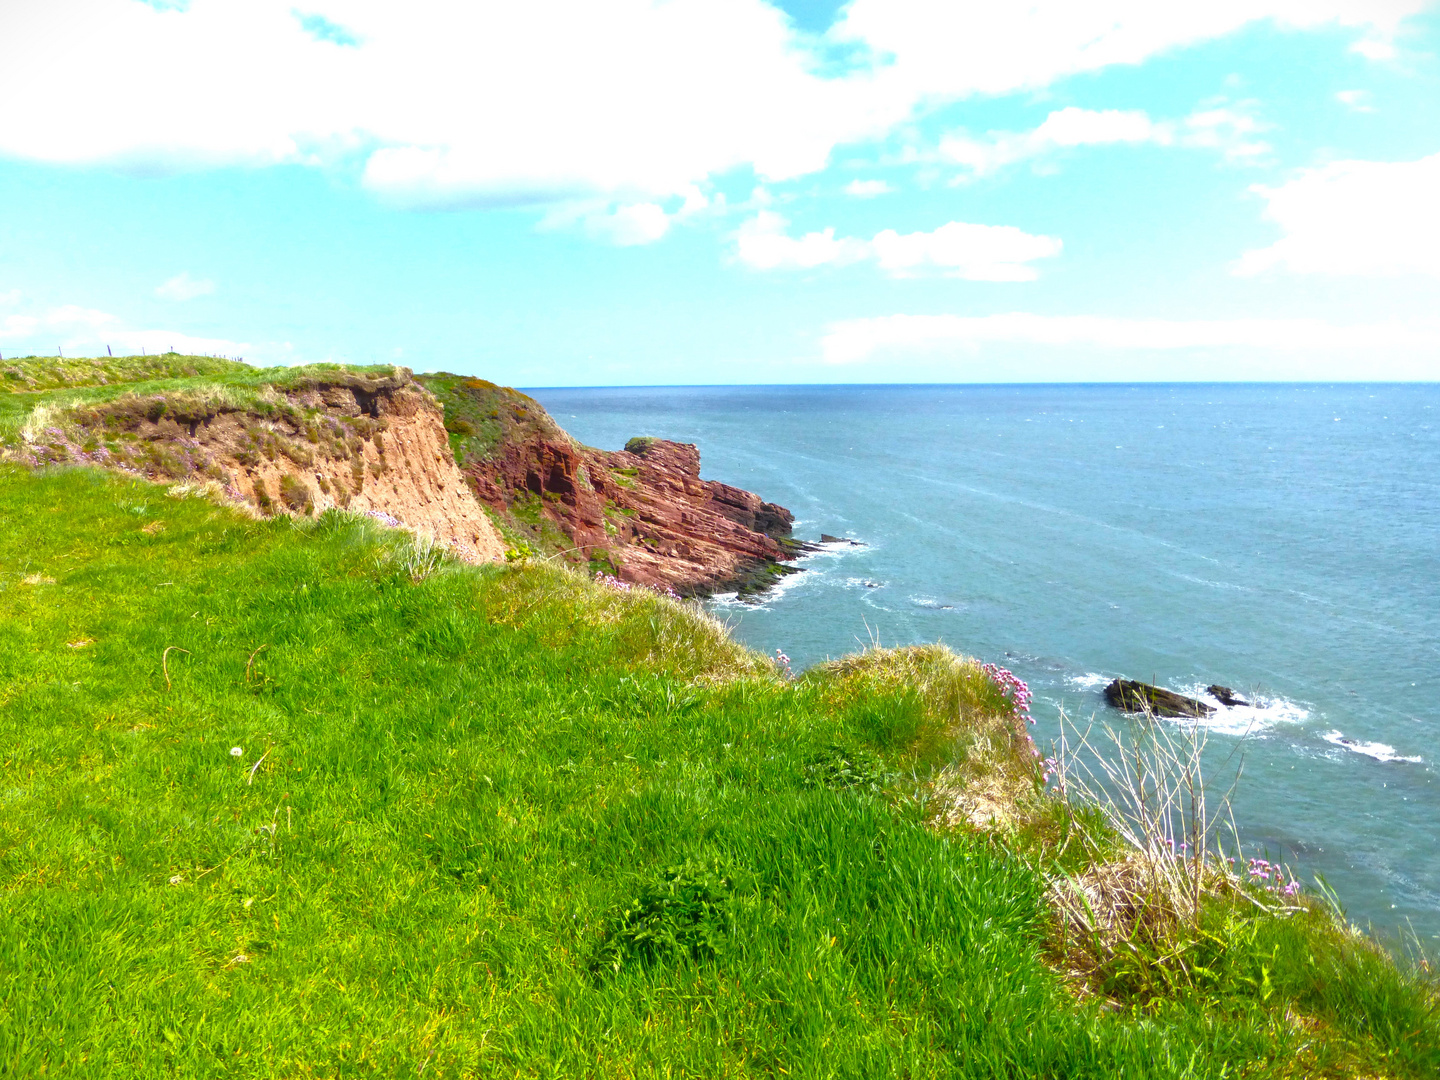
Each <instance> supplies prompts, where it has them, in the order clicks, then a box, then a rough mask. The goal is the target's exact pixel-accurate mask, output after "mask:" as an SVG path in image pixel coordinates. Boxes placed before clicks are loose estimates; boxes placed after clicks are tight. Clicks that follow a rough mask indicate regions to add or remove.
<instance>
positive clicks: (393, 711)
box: [0, 465, 1440, 1078]
mask: <svg viewBox="0 0 1440 1080" xmlns="http://www.w3.org/2000/svg"><path fill="white" fill-rule="evenodd" d="M0 744H3V746H4V748H5V749H4V752H3V757H0V805H3V807H4V810H3V814H0V897H3V901H0V904H3V906H0V1072H3V1073H6V1074H9V1075H16V1076H38V1075H64V1076H97V1077H100V1076H103V1077H115V1076H144V1077H157V1076H185V1077H194V1076H212V1075H214V1076H219V1075H224V1076H241V1077H244V1076H266V1077H268V1076H287V1077H289V1076H295V1077H304V1076H365V1075H377V1076H397V1075H402V1074H403V1075H414V1074H417V1073H419V1072H420V1071H421V1070H422V1069H423V1075H425V1076H426V1077H451V1076H454V1077H460V1076H477V1075H497V1076H507V1077H508V1076H515V1075H521V1076H546V1077H549V1076H656V1077H658V1076H740V1075H745V1076H749V1075H767V1076H771V1075H773V1076H782V1075H784V1076H836V1077H877V1076H906V1077H924V1076H936V1077H941V1076H944V1077H952V1076H953V1077H1001V1076H1006V1077H1009V1076H1049V1077H1097V1078H1098V1077H1107V1078H1108V1077H1137V1078H1140V1077H1144V1078H1150V1077H1177V1078H1178V1077H1220V1076H1285V1077H1300V1076H1361V1075H1364V1076H1397V1077H1398V1076H1404V1077H1422V1076H1433V1075H1435V1074H1436V1071H1437V1069H1440V1021H1437V1015H1436V996H1435V984H1434V982H1433V981H1432V980H1431V978H1430V976H1429V975H1428V974H1427V973H1426V972H1425V971H1424V970H1422V969H1420V968H1416V967H1408V966H1405V965H1400V964H1397V963H1395V962H1394V961H1392V960H1391V959H1390V958H1389V957H1388V956H1386V955H1385V954H1384V953H1382V952H1380V951H1379V950H1378V949H1377V948H1376V947H1375V946H1374V945H1373V943H1371V942H1369V941H1368V940H1367V939H1365V938H1363V937H1361V936H1359V935H1357V934H1355V933H1353V932H1352V931H1350V930H1349V929H1347V928H1346V927H1345V926H1344V923H1343V921H1337V920H1336V919H1335V918H1333V917H1331V916H1330V915H1329V914H1328V913H1327V912H1326V911H1325V910H1324V909H1323V908H1322V907H1320V906H1318V905H1310V906H1307V907H1302V909H1301V911H1300V913H1298V914H1296V915H1293V916H1292V917H1290V918H1283V919H1282V918H1279V917H1276V916H1273V915H1267V914H1265V913H1263V912H1261V911H1260V910H1259V909H1258V908H1256V907H1255V906H1254V904H1253V903H1250V902H1248V901H1247V900H1246V899H1245V898H1244V897H1243V896H1239V895H1237V896H1232V897H1229V898H1228V899H1227V898H1217V899H1216V900H1215V901H1213V902H1212V903H1210V904H1209V905H1208V906H1207V907H1206V909H1205V917H1204V919H1203V920H1202V921H1201V922H1200V925H1199V927H1198V929H1197V930H1196V932H1195V933H1194V934H1192V935H1190V936H1189V937H1188V938H1186V939H1185V940H1184V941H1181V942H1178V943H1176V942H1172V943H1171V945H1172V946H1173V947H1177V948H1183V949H1186V950H1188V953H1187V955H1188V956H1189V957H1190V958H1191V959H1190V962H1189V963H1188V965H1187V966H1186V967H1185V968H1184V970H1185V971H1186V972H1188V975H1187V977H1186V978H1183V979H1181V978H1173V979H1170V980H1169V981H1168V982H1166V983H1165V984H1164V985H1163V986H1157V985H1154V984H1153V983H1152V984H1150V985H1144V986H1141V985H1136V984H1135V980H1134V978H1133V977H1131V974H1127V972H1126V971H1117V972H1116V973H1114V978H1113V979H1112V983H1113V985H1109V986H1103V987H1101V992H1098V993H1097V992H1094V991H1093V990H1087V989H1086V988H1085V987H1081V986H1077V984H1076V983H1075V982H1074V981H1072V980H1070V979H1067V978H1066V977H1065V975H1064V974H1063V973H1062V972H1063V970H1064V963H1063V956H1061V957H1058V958H1057V956H1056V940H1057V939H1056V928H1055V917H1054V915H1053V914H1052V911H1051V908H1050V906H1049V904H1048V903H1047V892H1048V890H1049V889H1050V887H1051V882H1052V880H1053V878H1054V874H1055V854H1056V851H1057V847H1056V845H1055V844H1054V843H1052V841H1051V840H1050V839H1047V837H1049V836H1050V833H1049V832H1047V831H1046V830H1047V828H1048V826H1046V827H1041V826H1034V827H1031V826H1028V825H1024V823H1017V825H1016V826H1015V828H1014V829H1012V830H1009V831H1006V830H993V829H991V830H986V829H979V828H972V827H968V826H965V825H963V824H962V825H961V826H959V827H945V826H943V825H942V824H941V823H940V822H939V820H938V817H939V815H938V814H937V803H938V802H939V801H941V798H942V794H941V793H942V792H943V790H944V785H943V784H939V783H937V781H938V780H939V779H941V778H944V777H950V778H953V777H955V776H964V775H971V774H970V773H966V772H965V770H966V769H971V770H973V769H974V768H975V763H976V762H979V761H982V760H983V761H990V762H992V763H1003V762H1005V761H1007V760H1008V761H1009V762H1010V763H1011V764H1010V767H1011V768H1013V769H1015V770H1017V772H1016V775H1017V776H1019V775H1021V773H1020V772H1019V771H1018V770H1020V769H1021V764H1020V763H1021V762H1022V761H1023V760H1024V758H1023V756H1020V755H1017V754H1012V755H1011V756H1010V757H1009V758H1008V759H1007V758H1006V754H1005V747H1007V746H1008V747H1012V748H1014V749H1016V750H1020V749H1022V748H1023V749H1024V754H1028V753H1029V751H1028V748H1025V744H1024V740H1023V738H1022V736H1021V734H1019V733H1017V732H1016V730H1015V727H1014V717H1013V715H1011V714H1010V713H1009V712H1008V711H1007V703H1006V701H1005V699H1004V698H1003V697H1002V696H1001V695H1000V694H999V691H998V689H997V687H996V686H995V684H994V683H993V682H990V681H989V680H988V679H986V678H984V677H982V676H981V674H980V672H979V668H978V666H977V665H975V664H974V663H972V662H968V661H963V660H961V659H958V658H956V657H954V656H953V655H952V654H949V653H948V652H946V651H945V650H942V649H939V648H938V647H926V648H921V649H910V650H889V651H886V650H870V651H867V653H865V654H862V655H861V656H860V657H857V658H847V659H846V660H844V661H841V662H837V663H836V664H832V665H827V666H825V667H822V668H820V669H817V670H814V671H812V672H809V673H806V674H805V675H804V676H803V677H801V678H799V679H797V680H793V681H791V680H786V679H785V678H783V677H782V676H781V675H780V674H779V673H778V672H777V670H776V668H775V667H774V665H773V664H772V663H771V662H769V661H768V660H766V659H765V658H763V657H761V656H759V655H757V654H755V653H752V652H749V651H747V650H746V649H744V648H742V647H740V646H738V645H737V644H736V643H734V642H733V641H731V640H730V639H729V637H728V636H727V635H726V633H725V632H724V629H723V627H721V626H720V625H718V624H717V623H716V622H714V621H713V620H712V619H710V618H708V617H707V616H705V615H704V614H703V613H702V612H701V611H700V610H699V609H697V608H695V607H693V606H687V605H684V604H680V603H676V602H673V601H670V600H667V599H664V598H661V597H658V596H655V595H652V594H649V593H647V592H645V591H644V590H632V591H630V592H617V591H612V590H609V589H606V588H604V587H602V586H598V585H596V584H594V583H592V582H590V581H588V580H586V579H584V578H582V577H580V576H579V575H577V574H574V573H572V572H570V571H567V570H564V569H561V568H558V567H555V566H553V565H551V564H548V563H545V562H537V561H526V562H522V563H518V564H515V565H510V566H492V567H483V568H471V567H463V566H458V565H456V564H454V563H453V562H451V561H449V560H448V559H446V558H444V557H443V556H441V555H440V554H439V553H437V552H435V551H434V550H427V549H426V548H425V547H424V545H419V544H416V543H413V542H411V541H409V540H408V539H407V538H406V537H405V535H404V534H402V533H396V532H390V531H386V530H381V529H377V528H376V527H374V526H373V523H369V522H367V521H366V520H364V519H359V518H355V517H351V516H347V515H344V514H341V513H336V512H330V513H327V514H324V515H321V516H320V517H319V518H316V519H305V520H295V519H291V518H279V519H273V520H260V521H256V520H251V519H249V518H244V517H240V516H238V515H236V514H234V513H232V512H231V511H229V510H226V509H223V508H221V507H218V506H215V505H212V504H210V503H208V502H206V501H205V500H203V499H199V498H173V497H170V496H169V495H167V494H166V490H165V489H164V488H161V487H157V486H154V485H149V484H146V483H143V482H140V481H135V480H130V479H125V478H121V477H117V476H114V475H109V474H104V473H101V472H98V471H95V470H87V469H54V470H42V471H38V472H37V471H29V470H24V469H21V468H18V467H14V466H4V465H0ZM234 749H238V750H239V753H238V754H234V753H233V752H232V751H233V750H234ZM1030 790H1031V792H1032V796H1033V799H1034V800H1035V803H1034V806H1035V807H1036V808H1037V809H1036V810H1035V814H1037V815H1039V816H1040V817H1041V818H1043V817H1044V815H1046V814H1049V815H1051V818H1056V817H1060V818H1063V817H1064V816H1065V815H1066V814H1067V813H1069V812H1070V811H1068V810H1067V809H1066V808H1065V807H1064V806H1063V805H1062V804H1059V803H1058V802H1057V801H1055V800H1049V801H1047V800H1046V797H1045V796H1043V795H1041V794H1039V793H1038V792H1036V791H1035V788H1034V784H1033V782H1032V783H1031V787H1030ZM1037 820H1038V819H1037ZM1044 820H1045V821H1049V820H1050V818H1045V819H1044ZM1043 824H1044V822H1043V821H1042V825H1043ZM1096 828H1097V829H1098V828H1099V827H1098V826H1096ZM1027 829H1028V830H1029V831H1027ZM1077 847H1078V845H1074V846H1072V847H1071V848H1070V849H1069V850H1070V851H1071V852H1072V853H1073V851H1074V850H1076V848H1077ZM1149 959H1150V958H1146V957H1141V958H1140V959H1139V960H1137V961H1136V962H1135V963H1136V964H1137V965H1138V967H1136V968H1135V970H1139V971H1142V972H1143V971H1148V970H1150V968H1149V967H1148V963H1149ZM1167 970H1168V969H1167Z"/></svg>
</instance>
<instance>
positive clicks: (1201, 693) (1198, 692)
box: [1180, 686, 1310, 735]
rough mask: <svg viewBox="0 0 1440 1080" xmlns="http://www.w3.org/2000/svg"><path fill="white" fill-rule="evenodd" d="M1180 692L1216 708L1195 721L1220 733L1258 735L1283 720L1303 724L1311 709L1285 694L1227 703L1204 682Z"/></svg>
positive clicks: (1281, 722) (1183, 688) (1181, 689)
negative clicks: (1242, 703) (1245, 702)
mask: <svg viewBox="0 0 1440 1080" xmlns="http://www.w3.org/2000/svg"><path fill="white" fill-rule="evenodd" d="M1180 692H1181V693H1183V694H1185V695H1186V696H1187V697H1192V698H1194V699H1195V700H1196V701H1203V702H1204V703H1205V704H1206V705H1209V706H1210V707H1211V708H1212V709H1214V710H1215V711H1214V712H1213V713H1211V714H1210V715H1209V716H1208V717H1206V718H1204V719H1202V720H1196V721H1193V723H1196V724H1199V725H1201V726H1203V727H1205V728H1207V729H1208V730H1210V731H1214V732H1218V733H1219V734H1221V735H1258V734H1261V733H1263V732H1265V731H1269V730H1270V729H1271V728H1273V727H1277V726H1279V725H1281V724H1303V723H1304V722H1305V721H1306V720H1309V719H1310V710H1309V709H1307V708H1306V707H1305V706H1303V705H1300V704H1298V703H1297V702H1294V701H1290V700H1288V699H1286V698H1262V697H1256V698H1253V699H1252V701H1251V703H1250V704H1249V705H1226V704H1224V703H1223V702H1220V701H1218V700H1216V699H1215V698H1214V697H1212V696H1211V694H1210V692H1209V691H1208V690H1207V689H1206V688H1205V687H1204V686H1182V687H1181V688H1180ZM1185 722H1186V723H1191V722H1192V721H1188V720H1187V721H1185Z"/></svg>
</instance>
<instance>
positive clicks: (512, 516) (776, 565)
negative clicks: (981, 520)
mask: <svg viewBox="0 0 1440 1080" xmlns="http://www.w3.org/2000/svg"><path fill="white" fill-rule="evenodd" d="M420 381H421V382H423V383H424V384H425V386H426V387H428V388H429V389H430V390H431V391H432V392H433V393H434V394H435V395H436V397H437V398H438V399H439V400H440V402H441V403H442V405H443V406H444V409H445V425H446V428H447V429H448V430H449V432H450V439H451V448H452V450H453V451H454V454H455V460H456V461H457V462H458V463H459V464H460V467H461V469H462V470H463V472H464V474H465V476H466V478H467V480H468V481H469V483H470V485H471V488H472V490H473V491H474V492H475V495H476V497H477V498H479V499H480V501H481V502H483V503H485V504H486V505H487V506H489V507H491V508H492V509H494V510H495V511H496V513H497V514H499V515H500V516H501V519H502V521H503V522H504V523H505V525H506V527H507V528H508V529H509V530H511V532H512V533H513V534H514V535H515V536H516V537H517V538H519V539H520V540H521V541H522V542H525V543H529V544H531V545H533V546H535V547H537V548H539V549H541V550H545V551H549V552H551V553H562V555H563V556H564V557H566V558H568V559H569V561H571V562H575V563H588V564H589V566H590V568H591V569H593V570H596V571H601V572H605V573H610V574H613V575H615V576H616V577H618V578H620V579H621V580H623V581H627V582H633V583H636V584H642V585H650V586H660V587H668V588H671V589H674V590H675V591H676V592H678V593H680V594H681V595H687V596H688V595H699V594H706V593H711V592H723V591H729V590H732V589H733V590H736V591H738V592H740V593H742V594H745V593H751V592H755V591H757V590H759V589H763V588H765V587H767V586H769V585H771V584H773V583H774V582H775V581H776V580H777V579H778V578H779V577H781V576H783V575H784V574H787V573H792V572H793V568H792V567H788V566H786V565H785V563H786V562H788V561H791V560H793V559H794V558H795V556H796V555H797V554H799V553H801V552H803V551H804V550H805V547H806V546H805V545H803V544H800V543H798V542H797V541H795V540H794V539H793V538H792V537H791V527H792V524H793V521H794V518H793V516H792V515H791V513H790V511H788V510H786V509H785V508H784V507H783V506H777V505H776V504H775V503H768V502H765V501H764V500H763V499H761V498H760V497H759V496H758V495H754V494H752V493H751V492H748V491H743V490H741V489H740V488H736V487H732V486H730V485H729V484H723V483H720V482H718V481H715V480H702V479H701V478H700V452H699V450H698V449H697V448H696V447H695V446H693V445H690V444H688V443H675V442H668V441H666V440H664V439H653V438H643V437H642V438H635V439H631V440H630V442H629V443H627V444H626V446H625V449H623V450H614V451H607V450H597V449H595V448H593V447H589V446H585V445H583V444H581V443H579V442H577V441H576V440H575V439H573V438H571V437H570V435H569V434H567V433H566V432H565V431H564V430H563V429H562V428H561V427H560V426H559V425H558V424H556V423H555V421H554V420H553V419H552V418H551V417H550V415H549V414H548V413H547V412H546V411H545V409H544V408H543V407H542V406H541V405H540V403H539V402H537V401H535V400H534V399H533V398H531V397H528V396H526V395H525V394H522V393H520V392H519V391H517V390H512V389H509V388H507V387H501V386H496V385H495V384H494V383H489V382H486V381H484V380H483V379H468V378H462V377H460V376H453V375H426V376H420Z"/></svg>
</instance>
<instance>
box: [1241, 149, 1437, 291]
mask: <svg viewBox="0 0 1440 1080" xmlns="http://www.w3.org/2000/svg"><path fill="white" fill-rule="evenodd" d="M1253 190H1254V191H1256V192H1258V193H1259V194H1260V195H1263V196H1264V197H1265V198H1266V200H1267V201H1268V202H1269V206H1268V207H1267V208H1266V211H1265V216H1266V217H1267V218H1269V219H1270V220H1272V221H1274V222H1276V223H1277V224H1278V225H1279V226H1280V228H1281V229H1282V230H1284V232H1285V237H1284V238H1283V239H1281V240H1279V241H1277V242H1276V243H1274V244H1272V245H1270V246H1269V247H1267V248H1261V249H1259V250H1256V251H1247V252H1246V253H1245V254H1244V255H1243V256H1242V257H1241V259H1240V261H1239V262H1238V263H1237V264H1236V266H1235V273H1237V274H1239V275H1240V276H1242V277H1249V276H1251V275H1254V274H1259V273H1262V272H1264V271H1266V270H1271V269H1276V268H1283V269H1286V270H1290V271H1292V272H1295V273H1301V274H1337V275H1366V276H1392V275H1398V274H1430V275H1434V276H1437V277H1440V197H1437V192H1440V154H1432V155H1431V156H1430V157H1426V158H1421V159H1420V160H1419V161H1396V162H1383V161H1335V162H1332V163H1330V164H1329V165H1326V166H1324V167H1322V168H1318V169H1309V170H1307V171H1305V172H1304V173H1302V174H1301V175H1300V176H1299V177H1298V178H1297V179H1295V180H1291V181H1290V182H1289V183H1287V184H1282V185H1280V186H1279V187H1275V188H1267V187H1262V186H1258V185H1257V186H1256V187H1255V188H1254V189H1253Z"/></svg>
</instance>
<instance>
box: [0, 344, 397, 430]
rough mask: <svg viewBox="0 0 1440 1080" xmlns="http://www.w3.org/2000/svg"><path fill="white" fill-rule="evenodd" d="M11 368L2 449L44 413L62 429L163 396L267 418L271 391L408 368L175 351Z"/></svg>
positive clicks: (3, 396) (1, 416)
mask: <svg viewBox="0 0 1440 1080" xmlns="http://www.w3.org/2000/svg"><path fill="white" fill-rule="evenodd" d="M9 369H13V370H15V371H19V372H20V373H21V377H20V378H18V379H8V378H7V379H0V384H8V386H9V387H10V388H11V390H12V392H10V393H0V450H4V449H5V448H6V447H7V446H15V445H18V443H19V436H20V430H21V428H22V426H23V425H24V423H25V421H26V419H27V418H28V417H29V416H30V414H32V413H34V412H35V411H36V410H37V409H43V410H45V411H44V412H43V413H41V415H42V416H43V417H47V419H46V420H45V423H46V424H48V423H51V422H54V423H57V424H62V425H63V424H64V423H65V422H66V414H67V413H69V412H71V411H74V410H77V409H82V408H83V407H85V406H95V405H103V404H106V403H110V402H114V401H117V400H118V399H121V398H128V397H135V398H144V397H157V396H164V397H166V398H167V399H168V400H170V401H172V402H177V403H179V402H184V401H187V400H189V401H204V400H221V401H223V402H224V403H225V404H226V405H228V406H231V407H237V408H247V409H252V410H255V411H258V412H260V413H266V412H269V411H271V410H273V409H274V407H275V400H274V394H273V389H272V388H275V389H279V390H286V389H291V388H295V387H301V386H304V385H306V384H308V383H311V382H314V381H316V380H319V379H324V378H326V377H334V376H337V375H360V376H365V377H368V378H372V379H373V378H385V377H389V376H391V375H394V374H396V373H397V372H403V371H404V370H405V369H403V368H395V367H393V366H391V365H388V364H380V365H370V366H356V365H346V364H306V365H303V366H299V367H278V368H257V367H251V366H250V365H249V364H242V363H239V362H236V361H233V360H216V359H213V358H211V357H206V356H180V355H177V354H174V353H169V354H166V355H164V356H160V357H133V356H130V357H115V358H113V359H111V358H105V359H103V360H75V361H69V360H66V361H56V360H55V359H53V358H39V359H26V360H18V361H15V362H13V364H12V362H11V361H4V362H0V375H4V374H5V372H6V371H7V370H9ZM49 417H53V420H52V419H49ZM41 426H44V425H43V424H42V425H41Z"/></svg>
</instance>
